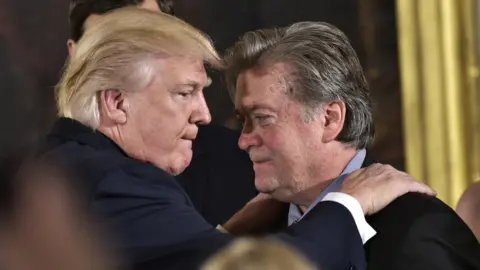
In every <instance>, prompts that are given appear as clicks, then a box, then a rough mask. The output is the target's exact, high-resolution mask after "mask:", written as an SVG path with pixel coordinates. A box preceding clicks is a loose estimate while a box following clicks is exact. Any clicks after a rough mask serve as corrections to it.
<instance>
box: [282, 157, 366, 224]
mask: <svg viewBox="0 0 480 270" xmlns="http://www.w3.org/2000/svg"><path fill="white" fill-rule="evenodd" d="M366 155H367V151H366V150H365V149H362V150H360V151H358V152H357V154H355V156H354V157H353V158H352V160H350V162H349V163H348V164H347V166H346V167H345V169H344V170H343V172H342V173H341V174H340V176H339V177H337V179H335V180H334V181H333V182H332V183H331V184H330V185H328V186H327V188H326V189H325V190H323V191H322V193H320V195H319V196H318V197H317V198H316V199H315V201H314V202H313V203H312V204H311V205H310V206H309V207H308V209H307V211H305V213H303V214H302V212H301V211H300V208H299V207H298V206H297V205H295V204H290V210H289V212H288V226H290V225H292V224H293V223H295V222H297V221H299V220H300V219H302V217H303V216H304V215H305V214H307V213H308V212H309V211H310V210H311V209H312V208H313V207H314V206H315V205H317V203H319V202H320V201H322V199H323V198H324V197H325V196H326V195H327V194H328V193H330V192H337V191H338V190H339V189H340V187H341V186H342V184H343V180H344V179H345V176H346V175H348V174H349V173H351V172H353V171H355V170H358V169H360V168H361V167H362V164H363V161H364V160H365V156H366Z"/></svg>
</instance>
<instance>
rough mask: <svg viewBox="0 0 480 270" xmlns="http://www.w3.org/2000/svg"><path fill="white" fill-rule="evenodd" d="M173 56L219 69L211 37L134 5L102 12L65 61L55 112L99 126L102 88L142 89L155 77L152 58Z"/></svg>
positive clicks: (182, 22) (56, 92)
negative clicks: (195, 60) (191, 59)
mask: <svg viewBox="0 0 480 270" xmlns="http://www.w3.org/2000/svg"><path fill="white" fill-rule="evenodd" d="M172 56H180V57H192V58H195V59H203V60H204V62H206V63H207V64H209V65H211V66H213V67H215V68H222V67H223V63H222V60H221V59H220V57H219V56H218V53H217V51H216V50H215V48H214V46H213V45H212V42H211V41H210V40H209V38H208V37H207V36H206V35H205V34H203V33H202V32H200V31H199V30H197V29H196V28H194V27H193V26H191V25H189V24H187V23H186V22H184V21H182V20H180V19H178V18H176V17H173V16H170V15H167V14H164V13H159V12H155V11H149V10H145V9H139V8H136V7H127V8H122V9H118V10H115V11H112V12H110V13H107V14H105V15H102V16H101V17H100V18H99V19H98V21H97V23H96V24H95V25H94V26H93V27H91V28H90V29H88V30H87V32H86V33H85V35H84V36H83V37H82V38H81V39H80V41H79V43H78V44H77V49H76V52H75V54H74V55H73V56H72V57H71V58H70V59H69V60H68V61H67V63H66V66H65V69H64V72H63V75H62V78H61V80H60V82H59V83H58V85H57V87H56V89H55V96H56V101H57V109H58V114H59V116H62V117H68V118H73V119H75V120H78V121H80V122H82V123H83V124H85V125H87V126H90V127H92V128H97V127H98V125H99V121H100V111H99V104H98V94H99V93H100V92H101V91H104V90H109V89H115V90H119V91H138V90H141V89H142V88H144V87H146V86H147V85H148V84H149V83H150V82H151V80H152V79H153V77H154V76H155V71H154V68H153V65H152V60H156V59H161V58H167V57H172Z"/></svg>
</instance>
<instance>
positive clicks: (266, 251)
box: [201, 238, 317, 270]
mask: <svg viewBox="0 0 480 270" xmlns="http://www.w3.org/2000/svg"><path fill="white" fill-rule="evenodd" d="M292 269H295V270H315V269H317V268H316V267H315V266H314V265H313V264H312V263H311V262H309V261H308V260H307V259H306V258H304V257H303V256H301V255H300V254H299V253H297V252H296V250H294V249H293V248H291V247H290V246H287V245H286V244H285V243H283V242H280V241H275V240H267V239H254V238H240V239H238V240H235V241H234V242H233V243H232V244H231V245H230V246H227V247H226V248H225V249H223V250H221V251H220V252H218V253H217V254H216V255H214V256H213V257H212V258H210V259H209V260H208V261H207V262H205V264H204V265H203V266H202V268H201V270H292Z"/></svg>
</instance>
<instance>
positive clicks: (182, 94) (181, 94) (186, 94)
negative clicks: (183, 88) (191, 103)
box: [178, 92, 192, 97]
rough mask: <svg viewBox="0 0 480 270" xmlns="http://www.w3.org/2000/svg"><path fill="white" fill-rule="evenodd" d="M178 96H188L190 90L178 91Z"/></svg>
mask: <svg viewBox="0 0 480 270" xmlns="http://www.w3.org/2000/svg"><path fill="white" fill-rule="evenodd" d="M178 94H179V95H180V96H182V97H188V96H189V95H191V94H192V93H191V92H180V93H178Z"/></svg>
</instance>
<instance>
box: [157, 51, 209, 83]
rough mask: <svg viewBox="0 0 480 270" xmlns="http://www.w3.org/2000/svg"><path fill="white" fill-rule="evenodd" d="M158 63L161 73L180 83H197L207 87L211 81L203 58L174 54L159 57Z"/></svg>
mask: <svg viewBox="0 0 480 270" xmlns="http://www.w3.org/2000/svg"><path fill="white" fill-rule="evenodd" d="M157 65H158V67H159V68H160V69H159V71H160V73H163V74H165V75H166V76H168V77H171V78H172V79H173V78H175V80H176V81H177V83H179V84H189V85H193V84H197V85H198V86H200V87H206V86H208V85H209V83H210V82H211V80H210V78H209V77H208V76H207V72H206V70H205V65H204V63H203V60H202V59H192V58H189V57H178V56H173V57H168V58H166V59H158V61H157Z"/></svg>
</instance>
